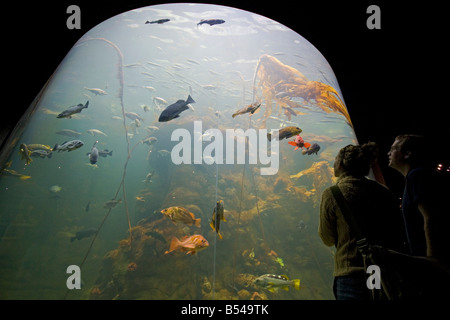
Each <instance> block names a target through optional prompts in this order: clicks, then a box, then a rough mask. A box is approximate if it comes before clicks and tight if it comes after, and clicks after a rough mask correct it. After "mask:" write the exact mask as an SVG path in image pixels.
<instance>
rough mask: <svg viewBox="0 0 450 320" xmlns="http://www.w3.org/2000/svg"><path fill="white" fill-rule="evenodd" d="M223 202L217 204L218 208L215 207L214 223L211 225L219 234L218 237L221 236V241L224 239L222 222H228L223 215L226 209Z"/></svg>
mask: <svg viewBox="0 0 450 320" xmlns="http://www.w3.org/2000/svg"><path fill="white" fill-rule="evenodd" d="M223 205H224V203H223V200H219V201H217V203H216V206H215V207H214V211H213V215H212V221H211V223H210V224H209V225H210V227H211V228H212V229H213V230H214V231H216V232H217V235H218V236H219V239H223V236H222V235H221V234H220V221H225V222H226V221H227V220H225V217H224V215H223V212H224V208H223Z"/></svg>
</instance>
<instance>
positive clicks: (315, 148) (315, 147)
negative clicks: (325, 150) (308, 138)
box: [302, 143, 320, 155]
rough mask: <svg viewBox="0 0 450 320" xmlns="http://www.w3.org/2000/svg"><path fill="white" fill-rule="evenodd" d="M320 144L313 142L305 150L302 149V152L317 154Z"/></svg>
mask: <svg viewBox="0 0 450 320" xmlns="http://www.w3.org/2000/svg"><path fill="white" fill-rule="evenodd" d="M319 150H320V146H319V145H318V144H317V143H313V144H312V146H310V147H309V148H307V149H306V150H302V154H308V155H311V154H313V153H315V154H317V152H319Z"/></svg>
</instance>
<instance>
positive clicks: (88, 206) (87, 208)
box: [84, 201, 91, 212]
mask: <svg viewBox="0 0 450 320" xmlns="http://www.w3.org/2000/svg"><path fill="white" fill-rule="evenodd" d="M90 206H91V201H89V202H88V203H87V205H86V206H85V207H84V211H85V212H88V211H89V208H90Z"/></svg>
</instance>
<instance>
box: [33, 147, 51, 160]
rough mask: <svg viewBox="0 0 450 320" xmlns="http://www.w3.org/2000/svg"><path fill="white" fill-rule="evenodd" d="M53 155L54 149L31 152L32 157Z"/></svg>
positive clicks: (49, 156)
mask: <svg viewBox="0 0 450 320" xmlns="http://www.w3.org/2000/svg"><path fill="white" fill-rule="evenodd" d="M52 155H53V152H52V149H50V151H47V150H33V151H31V153H30V156H32V157H40V158H45V157H47V158H51V157H52Z"/></svg>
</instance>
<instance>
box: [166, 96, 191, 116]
mask: <svg viewBox="0 0 450 320" xmlns="http://www.w3.org/2000/svg"><path fill="white" fill-rule="evenodd" d="M189 103H195V101H194V99H192V97H191V95H189V96H188V98H187V99H186V101H184V100H181V99H180V100H178V101H177V102H175V103H173V104H171V105H170V106H168V107H167V108H165V109H164V110H163V112H161V115H160V116H159V119H158V121H159V122H167V121H170V120H172V119H175V118H178V117H179V116H180V113H181V112H183V111H184V110H187V109H189V108H192V107H190V106H189Z"/></svg>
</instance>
